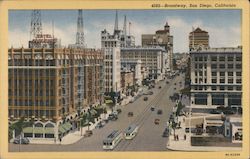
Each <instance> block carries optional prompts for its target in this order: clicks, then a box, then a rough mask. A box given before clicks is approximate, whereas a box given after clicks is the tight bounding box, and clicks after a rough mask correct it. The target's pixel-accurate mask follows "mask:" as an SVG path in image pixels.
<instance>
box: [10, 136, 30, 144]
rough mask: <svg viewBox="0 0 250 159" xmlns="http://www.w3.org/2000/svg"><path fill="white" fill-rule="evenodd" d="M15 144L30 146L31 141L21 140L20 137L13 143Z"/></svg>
mask: <svg viewBox="0 0 250 159" xmlns="http://www.w3.org/2000/svg"><path fill="white" fill-rule="evenodd" d="M13 143H14V144H29V143H30V141H29V139H28V138H26V137H25V138H20V137H17V138H15V139H14V142H13Z"/></svg>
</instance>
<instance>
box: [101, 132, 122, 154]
mask: <svg viewBox="0 0 250 159" xmlns="http://www.w3.org/2000/svg"><path fill="white" fill-rule="evenodd" d="M121 140H122V133H121V132H119V131H118V130H114V131H112V132H111V133H110V134H109V135H108V136H107V137H106V138H105V139H104V140H103V146H102V147H103V149H104V150H113V149H114V148H115V147H116V146H117V145H118V143H119V142H120V141H121Z"/></svg>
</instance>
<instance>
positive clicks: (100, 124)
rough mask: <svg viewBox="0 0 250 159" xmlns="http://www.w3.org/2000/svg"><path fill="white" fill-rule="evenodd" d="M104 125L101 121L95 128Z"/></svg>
mask: <svg viewBox="0 0 250 159" xmlns="http://www.w3.org/2000/svg"><path fill="white" fill-rule="evenodd" d="M102 127H104V124H103V123H102V122H101V121H100V122H99V123H98V124H96V126H95V128H99V129H100V128H102Z"/></svg>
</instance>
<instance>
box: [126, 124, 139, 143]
mask: <svg viewBox="0 0 250 159" xmlns="http://www.w3.org/2000/svg"><path fill="white" fill-rule="evenodd" d="M138 128H139V127H138V126H137V125H135V124H132V125H130V126H129V127H128V128H127V129H126V130H125V132H124V136H125V139H127V140H131V139H133V138H134V137H135V135H136V134H137V132H138Z"/></svg>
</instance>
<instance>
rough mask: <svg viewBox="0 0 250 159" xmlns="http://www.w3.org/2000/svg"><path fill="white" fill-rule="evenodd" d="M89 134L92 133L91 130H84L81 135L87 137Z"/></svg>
mask: <svg viewBox="0 0 250 159" xmlns="http://www.w3.org/2000/svg"><path fill="white" fill-rule="evenodd" d="M91 135H93V132H92V130H86V131H85V134H84V135H83V136H84V137H89V136H91Z"/></svg>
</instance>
